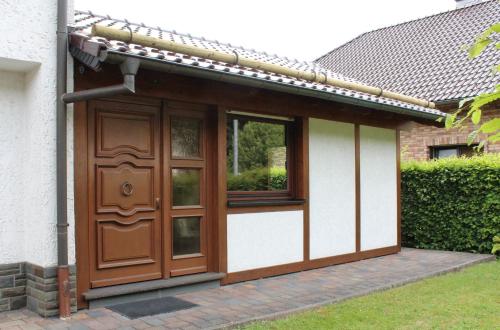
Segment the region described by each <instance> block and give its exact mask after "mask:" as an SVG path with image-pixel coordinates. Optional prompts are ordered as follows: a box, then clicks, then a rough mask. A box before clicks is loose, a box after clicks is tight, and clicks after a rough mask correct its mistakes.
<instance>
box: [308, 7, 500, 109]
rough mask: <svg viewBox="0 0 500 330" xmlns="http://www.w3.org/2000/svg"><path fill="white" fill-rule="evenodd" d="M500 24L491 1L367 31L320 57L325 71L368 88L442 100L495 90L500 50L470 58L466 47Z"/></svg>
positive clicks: (497, 81) (499, 15)
mask: <svg viewBox="0 0 500 330" xmlns="http://www.w3.org/2000/svg"><path fill="white" fill-rule="evenodd" d="M499 21H500V3H499V2H498V1H497V0H493V1H487V2H483V3H480V4H476V5H472V6H469V7H465V8H461V9H456V10H452V11H448V12H445V13H440V14H436V15H433V16H429V17H425V18H421V19H417V20H413V21H410V22H406V23H402V24H398V25H394V26H389V27H386V28H382V29H378V30H374V31H371V32H367V33H364V34H362V35H360V36H359V37H357V38H355V39H353V40H351V41H349V42H347V43H346V44H344V45H342V46H340V47H338V48H336V49H334V50H332V51H331V52H329V53H327V54H325V55H323V56H322V57H320V58H318V59H317V60H316V61H315V62H316V63H317V64H319V65H321V66H323V67H324V68H327V69H330V70H333V71H335V72H339V73H341V74H344V75H347V76H350V77H352V78H354V79H357V80H360V81H363V82H365V83H367V84H370V85H374V86H378V87H382V88H387V89H389V90H393V91H395V92H399V93H403V94H407V95H411V96H414V97H419V98H424V99H429V100H431V101H436V102H443V101H447V100H455V99H461V98H464V97H470V96H476V95H478V94H480V93H482V92H486V91H491V90H492V89H493V88H494V86H495V85H496V84H498V83H499V78H500V74H499V73H496V74H494V73H493V70H492V69H493V67H494V65H496V64H498V63H499V62H500V58H499V52H498V50H496V49H494V47H489V48H488V49H486V50H485V51H484V53H483V54H481V56H479V57H478V58H476V59H473V60H472V59H470V58H469V57H468V54H467V50H466V49H465V46H466V45H470V44H472V43H473V42H474V40H475V38H476V37H477V35H478V34H480V33H481V32H483V31H484V30H485V29H486V28H488V27H489V26H490V25H492V24H494V23H497V22H499Z"/></svg>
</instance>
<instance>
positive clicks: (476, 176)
mask: <svg viewBox="0 0 500 330" xmlns="http://www.w3.org/2000/svg"><path fill="white" fill-rule="evenodd" d="M498 182H500V155H498V154H487V155H484V156H475V157H472V158H445V159H439V160H435V161H427V162H416V161H411V162H406V163H402V170H401V192H402V195H401V201H402V238H403V245H404V246H408V247H418V248H429V249H441V250H451V251H469V252H479V253H489V252H490V251H491V249H492V239H493V237H494V236H495V235H499V233H500V198H499V196H500V185H499V184H498Z"/></svg>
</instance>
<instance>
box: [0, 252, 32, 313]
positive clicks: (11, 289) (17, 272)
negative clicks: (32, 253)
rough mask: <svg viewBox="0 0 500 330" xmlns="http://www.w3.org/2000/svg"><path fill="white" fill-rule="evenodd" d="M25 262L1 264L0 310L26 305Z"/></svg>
mask: <svg viewBox="0 0 500 330" xmlns="http://www.w3.org/2000/svg"><path fill="white" fill-rule="evenodd" d="M25 265H26V263H24V262H17V263H13V264H4V265H0V312H4V311H10V310H14V309H19V308H22V307H26V271H25Z"/></svg>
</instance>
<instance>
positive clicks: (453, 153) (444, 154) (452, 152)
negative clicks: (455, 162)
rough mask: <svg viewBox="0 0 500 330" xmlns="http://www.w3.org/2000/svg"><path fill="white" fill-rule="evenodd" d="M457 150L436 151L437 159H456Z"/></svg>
mask: <svg viewBox="0 0 500 330" xmlns="http://www.w3.org/2000/svg"><path fill="white" fill-rule="evenodd" d="M456 156H458V148H447V149H438V154H437V158H446V157H456Z"/></svg>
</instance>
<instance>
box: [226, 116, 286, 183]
mask: <svg viewBox="0 0 500 330" xmlns="http://www.w3.org/2000/svg"><path fill="white" fill-rule="evenodd" d="M287 154H288V147H287V124H286V123H285V122H279V121H266V120H260V119H252V118H245V117H230V116H229V119H228V122H227V161H228V163H227V169H228V190H229V191H283V190H286V189H287V188H288V170H287V165H288V164H287V158H288V157H287Z"/></svg>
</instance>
